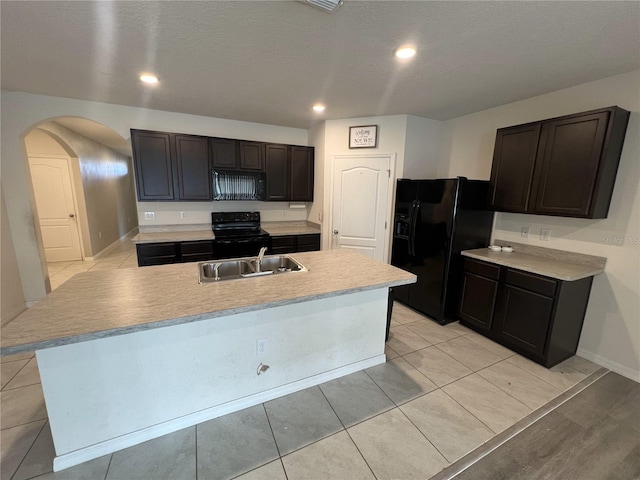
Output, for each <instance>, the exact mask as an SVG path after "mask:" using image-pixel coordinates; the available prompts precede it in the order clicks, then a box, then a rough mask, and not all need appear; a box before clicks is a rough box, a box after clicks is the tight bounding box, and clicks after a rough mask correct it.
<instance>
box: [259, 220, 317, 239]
mask: <svg viewBox="0 0 640 480" xmlns="http://www.w3.org/2000/svg"><path fill="white" fill-rule="evenodd" d="M260 227H261V228H262V229H263V230H264V231H265V232H267V233H269V235H271V236H274V237H277V236H282V235H308V234H314V233H316V234H317V233H320V229H319V228H318V227H316V226H313V225H309V224H308V223H307V222H262V224H260Z"/></svg>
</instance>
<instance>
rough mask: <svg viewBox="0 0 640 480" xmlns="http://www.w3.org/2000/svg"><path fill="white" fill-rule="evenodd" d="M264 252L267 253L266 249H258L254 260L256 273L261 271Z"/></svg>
mask: <svg viewBox="0 0 640 480" xmlns="http://www.w3.org/2000/svg"><path fill="white" fill-rule="evenodd" d="M266 251H267V247H262V248H261V249H260V252H258V256H257V257H256V259H255V260H254V262H255V266H256V273H258V272H261V271H262V260H263V259H264V254H265V253H266Z"/></svg>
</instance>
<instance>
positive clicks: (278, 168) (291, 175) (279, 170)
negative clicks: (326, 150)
mask: <svg viewBox="0 0 640 480" xmlns="http://www.w3.org/2000/svg"><path fill="white" fill-rule="evenodd" d="M313 152H314V149H313V147H301V146H297V145H280V144H273V143H268V144H267V145H265V159H266V172H267V175H266V177H267V200H270V201H291V202H311V201H313Z"/></svg>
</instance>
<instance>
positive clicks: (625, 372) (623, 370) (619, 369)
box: [576, 348, 640, 383]
mask: <svg viewBox="0 0 640 480" xmlns="http://www.w3.org/2000/svg"><path fill="white" fill-rule="evenodd" d="M576 354H577V355H579V356H581V357H582V358H585V359H587V360H589V361H591V362H593V363H597V364H598V365H600V366H601V367H605V368H608V369H609V370H611V371H612V372H615V373H618V374H620V375H622V376H623V377H627V378H628V379H629V380H633V381H634V382H638V383H640V371H638V370H634V369H633V368H629V367H627V366H626V365H621V364H619V363H617V362H614V361H613V360H609V359H608V358H606V357H603V356H601V355H598V354H595V353H593V352H590V351H589V350H585V349H584V348H578V351H577V352H576Z"/></svg>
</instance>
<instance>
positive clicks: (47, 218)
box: [29, 157, 82, 262]
mask: <svg viewBox="0 0 640 480" xmlns="http://www.w3.org/2000/svg"><path fill="white" fill-rule="evenodd" d="M29 168H30V170H31V180H32V182H33V191H34V194H35V198H36V208H37V209H38V217H39V219H40V231H41V232H42V242H43V244H44V251H45V256H46V257H47V262H65V261H72V260H82V254H81V251H80V234H79V232H78V222H77V218H76V212H75V202H74V199H73V190H72V186H71V174H70V173H69V159H68V158H50V157H43V158H35V157H34V158H29Z"/></svg>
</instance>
